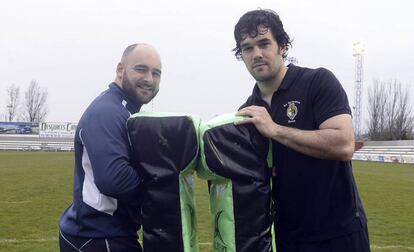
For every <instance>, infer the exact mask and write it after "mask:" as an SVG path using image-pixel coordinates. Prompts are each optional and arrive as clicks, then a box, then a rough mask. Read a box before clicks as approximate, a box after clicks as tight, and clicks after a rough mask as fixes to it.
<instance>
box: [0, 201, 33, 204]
mask: <svg viewBox="0 0 414 252" xmlns="http://www.w3.org/2000/svg"><path fill="white" fill-rule="evenodd" d="M30 202H31V201H30V200H22V201H5V200H0V204H26V203H30Z"/></svg>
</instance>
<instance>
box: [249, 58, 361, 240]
mask: <svg viewBox="0 0 414 252" xmlns="http://www.w3.org/2000/svg"><path fill="white" fill-rule="evenodd" d="M249 105H259V106H264V107H266V108H267V109H268V111H269V113H270V114H271V116H272V118H273V121H275V122H276V123H278V124H280V125H283V126H287V127H292V128H298V129H303V130H316V129H318V128H319V125H320V124H321V123H323V122H324V121H325V120H327V119H329V118H330V117H333V116H336V115H340V114H351V109H350V107H349V104H348V98H347V96H346V93H345V91H344V89H343V88H342V86H341V84H340V83H339V81H338V80H337V79H336V77H335V76H334V75H333V74H332V72H330V71H328V70H326V69H323V68H318V69H309V68H302V67H298V66H295V65H293V64H290V65H289V68H288V71H287V73H286V75H285V77H284V79H283V81H282V83H281V85H280V87H279V89H278V90H277V91H276V92H275V93H274V94H273V97H272V103H271V107H269V106H268V105H267V103H266V102H264V101H263V99H262V98H261V94H260V90H259V88H258V86H257V85H255V87H254V89H253V94H252V95H251V96H250V97H249V98H248V100H247V101H246V103H245V104H243V105H242V106H241V107H246V106H249ZM273 162H274V166H275V167H276V172H277V176H276V177H274V178H273V185H274V187H273V197H274V201H275V226H276V233H277V234H278V236H279V237H280V238H283V239H287V240H289V241H318V240H325V239H330V238H333V237H338V236H341V235H345V234H349V233H351V232H354V231H357V230H359V229H360V228H361V226H362V225H364V224H365V223H366V217H365V213H364V210H363V207H362V203H361V200H360V198H359V194H358V190H357V187H356V184H355V180H354V177H353V174H352V165H351V162H350V161H337V160H322V159H318V158H313V157H311V156H308V155H305V154H302V153H299V152H297V151H295V150H293V149H290V148H288V147H286V146H284V145H282V144H280V143H278V142H277V141H273Z"/></svg>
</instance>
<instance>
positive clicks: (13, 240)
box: [0, 238, 58, 244]
mask: <svg viewBox="0 0 414 252" xmlns="http://www.w3.org/2000/svg"><path fill="white" fill-rule="evenodd" d="M57 240H58V239H57V238H41V239H23V240H17V239H16V238H12V239H0V244H5V243H26V242H52V241H57Z"/></svg>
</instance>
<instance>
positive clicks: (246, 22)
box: [233, 9, 292, 60]
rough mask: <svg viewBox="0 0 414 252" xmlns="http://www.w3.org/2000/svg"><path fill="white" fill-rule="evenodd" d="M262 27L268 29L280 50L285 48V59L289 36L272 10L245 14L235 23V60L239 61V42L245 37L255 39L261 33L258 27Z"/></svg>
mask: <svg viewBox="0 0 414 252" xmlns="http://www.w3.org/2000/svg"><path fill="white" fill-rule="evenodd" d="M260 25H263V26H264V27H266V28H270V30H271V31H272V34H273V37H274V39H275V40H276V41H277V44H278V45H279V46H280V47H281V48H285V49H286V51H285V53H284V54H283V55H282V57H283V58H284V59H285V58H286V57H287V51H288V49H289V47H290V46H292V41H291V40H290V38H289V35H288V34H287V33H286V31H285V30H284V29H283V24H282V21H281V20H280V17H279V15H278V14H277V13H276V12H274V11H273V10H269V9H265V10H262V9H260V10H253V11H249V12H247V13H245V14H244V15H243V16H242V17H241V18H240V19H239V22H237V24H236V26H235V27H234V39H235V40H236V47H235V48H234V49H233V52H234V55H235V56H236V58H237V59H239V60H240V59H241V47H240V42H241V41H242V40H243V39H244V38H245V36H246V35H248V36H250V37H253V38H254V37H256V36H257V35H258V34H259V33H260V32H261V31H259V29H258V27H259V26H260ZM266 31H267V29H266Z"/></svg>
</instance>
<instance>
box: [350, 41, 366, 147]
mask: <svg viewBox="0 0 414 252" xmlns="http://www.w3.org/2000/svg"><path fill="white" fill-rule="evenodd" d="M353 51H354V53H353V54H352V55H353V56H354V57H355V97H354V127H355V135H356V138H357V139H359V138H360V137H361V108H362V90H363V89H362V79H363V78H362V75H363V70H364V54H363V53H364V51H365V49H364V47H363V45H362V43H361V42H355V43H354V44H353Z"/></svg>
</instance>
